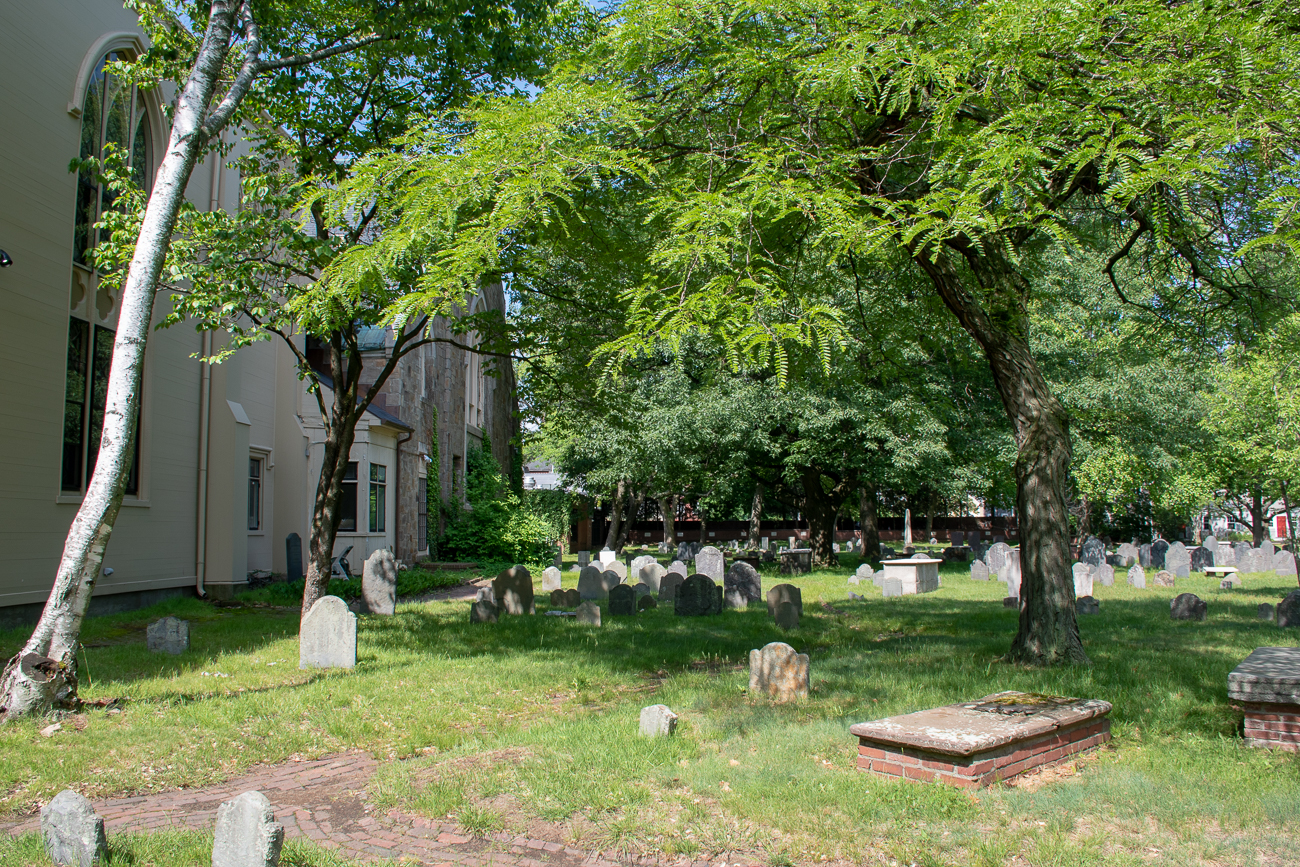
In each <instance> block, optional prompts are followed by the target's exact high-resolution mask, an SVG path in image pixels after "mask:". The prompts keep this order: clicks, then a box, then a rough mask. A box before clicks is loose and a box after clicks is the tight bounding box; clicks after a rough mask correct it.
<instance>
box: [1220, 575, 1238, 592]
mask: <svg viewBox="0 0 1300 867" xmlns="http://www.w3.org/2000/svg"><path fill="white" fill-rule="evenodd" d="M1240 586H1241V578H1240V577H1238V576H1237V575H1226V576H1224V579H1223V580H1222V581H1220V582H1219V589H1220V590H1236V589H1237V588H1238V587H1240Z"/></svg>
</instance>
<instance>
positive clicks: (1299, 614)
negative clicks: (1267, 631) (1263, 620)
mask: <svg viewBox="0 0 1300 867" xmlns="http://www.w3.org/2000/svg"><path fill="white" fill-rule="evenodd" d="M1277 625H1278V626H1281V627H1300V590H1292V591H1291V592H1290V593H1288V594H1287V595H1286V598H1285V599H1283V600H1282V601H1281V602H1279V603H1278V604H1277Z"/></svg>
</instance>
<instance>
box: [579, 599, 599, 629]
mask: <svg viewBox="0 0 1300 867" xmlns="http://www.w3.org/2000/svg"><path fill="white" fill-rule="evenodd" d="M574 619H575V620H576V621H577V622H578V623H583V624H586V625H587V626H599V625H600V606H599V605H597V604H596V603H595V602H592V601H590V600H588V601H587V602H584V603H582V604H581V605H579V606H578V610H577V612H576V617H575V618H574Z"/></svg>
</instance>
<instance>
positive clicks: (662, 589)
mask: <svg viewBox="0 0 1300 867" xmlns="http://www.w3.org/2000/svg"><path fill="white" fill-rule="evenodd" d="M685 580H686V576H685V575H683V574H681V573H680V572H671V571H670V572H666V573H665V574H664V577H663V580H662V581H661V582H660V583H659V601H660V602H672V601H673V600H674V599H676V598H677V591H678V590H679V589H680V588H681V586H682V582H683V581H685Z"/></svg>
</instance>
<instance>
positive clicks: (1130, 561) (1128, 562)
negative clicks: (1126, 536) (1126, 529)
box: [1115, 542, 1138, 569]
mask: <svg viewBox="0 0 1300 867" xmlns="http://www.w3.org/2000/svg"><path fill="white" fill-rule="evenodd" d="M1115 555H1116V556H1117V557H1119V565H1120V566H1123V567H1124V568H1125V569H1127V568H1128V567H1130V566H1133V565H1136V563H1137V560H1138V546H1137V545H1134V544H1133V543H1132V542H1125V543H1123V544H1122V545H1120V546H1119V548H1117V549H1116V550H1115Z"/></svg>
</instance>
